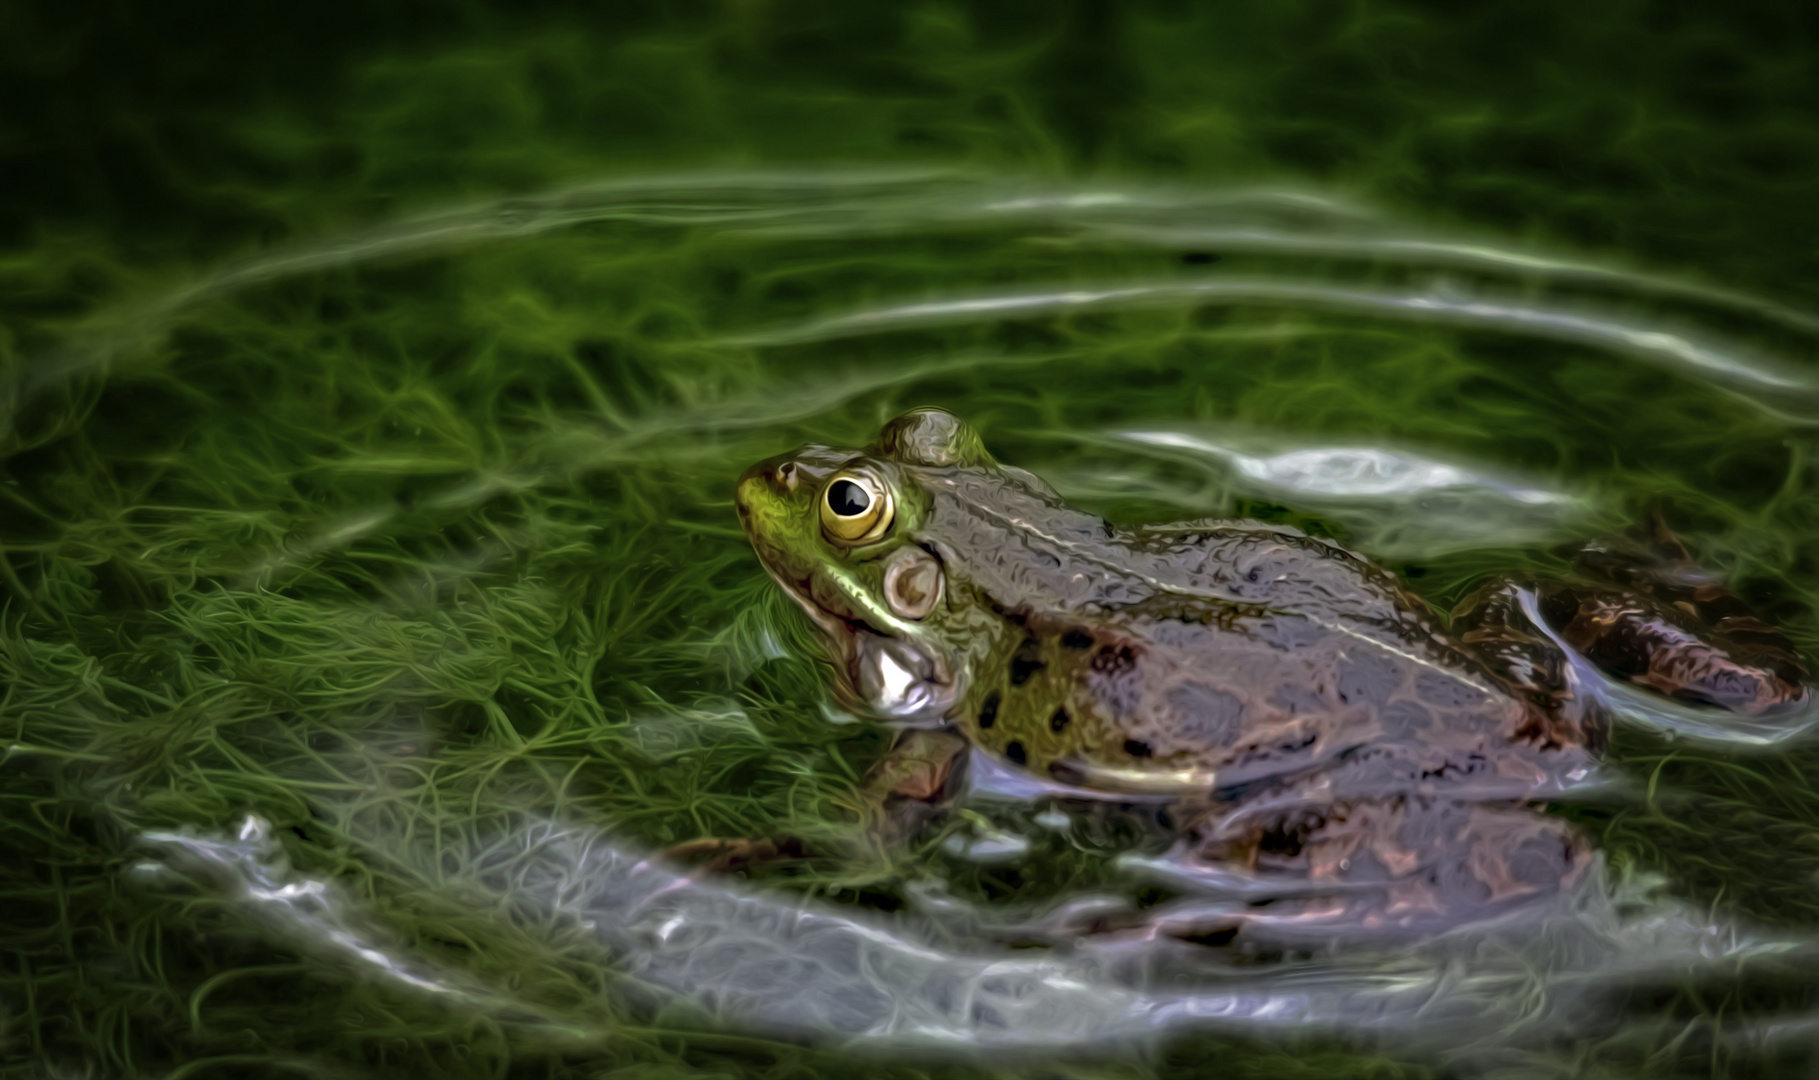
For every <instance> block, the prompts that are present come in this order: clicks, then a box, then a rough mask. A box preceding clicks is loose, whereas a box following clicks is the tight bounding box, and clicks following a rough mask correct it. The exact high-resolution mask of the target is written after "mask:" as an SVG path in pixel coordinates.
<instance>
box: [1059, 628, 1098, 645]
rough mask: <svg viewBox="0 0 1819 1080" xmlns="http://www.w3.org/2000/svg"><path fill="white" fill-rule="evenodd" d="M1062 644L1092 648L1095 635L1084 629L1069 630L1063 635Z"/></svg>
mask: <svg viewBox="0 0 1819 1080" xmlns="http://www.w3.org/2000/svg"><path fill="white" fill-rule="evenodd" d="M1061 644H1063V645H1065V646H1067V647H1068V648H1070V649H1090V648H1092V647H1093V635H1091V634H1089V633H1087V632H1086V631H1084V630H1069V631H1068V632H1067V633H1065V634H1062V635H1061Z"/></svg>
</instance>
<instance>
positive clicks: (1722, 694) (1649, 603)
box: [1537, 515, 1807, 716]
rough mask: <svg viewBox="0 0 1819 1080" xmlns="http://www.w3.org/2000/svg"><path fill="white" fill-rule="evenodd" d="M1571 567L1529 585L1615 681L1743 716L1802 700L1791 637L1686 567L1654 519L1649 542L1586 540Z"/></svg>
mask: <svg viewBox="0 0 1819 1080" xmlns="http://www.w3.org/2000/svg"><path fill="white" fill-rule="evenodd" d="M1575 566H1576V569H1577V570H1578V571H1579V573H1580V575H1582V577H1581V579H1580V580H1577V581H1568V582H1556V583H1550V584H1546V585H1543V586H1541V587H1540V588H1539V589H1538V590H1537V592H1538V599H1539V601H1540V610H1541V613H1542V616H1543V617H1544V618H1545V619H1546V620H1547V622H1548V624H1549V625H1550V626H1551V627H1553V629H1554V630H1555V632H1556V633H1558V634H1559V635H1560V638H1561V640H1563V641H1565V642H1566V644H1568V645H1569V646H1571V647H1572V648H1573V649H1574V650H1575V651H1576V652H1578V653H1579V654H1580V655H1581V656H1584V657H1585V658H1586V659H1588V660H1590V661H1592V662H1593V663H1595V664H1597V665H1598V666H1599V667H1601V668H1603V669H1604V670H1605V671H1606V672H1608V673H1609V674H1611V675H1612V676H1613V677H1616V678H1619V679H1626V680H1629V681H1631V682H1634V683H1637V684H1640V685H1642V686H1646V687H1649V688H1650V689H1652V690H1655V691H1656V692H1658V693H1661V694H1664V695H1666V696H1668V697H1671V698H1675V699H1677V700H1680V701H1687V702H1692V703H1694V704H1701V705H1716V706H1719V707H1721V708H1725V709H1729V710H1731V711H1732V712H1736V713H1740V714H1742V715H1745V716H1757V715H1761V714H1763V713H1766V712H1772V711H1775V710H1777V709H1780V708H1782V707H1785V706H1791V705H1795V704H1798V703H1800V702H1802V701H1804V700H1805V699H1806V696H1807V689H1806V686H1805V685H1804V680H1805V678H1806V668H1805V666H1804V665H1803V664H1802V663H1801V661H1800V659H1799V654H1798V652H1797V651H1796V650H1795V649H1794V646H1793V643H1792V642H1790V641H1789V640H1788V639H1787V637H1786V635H1784V634H1783V633H1782V632H1781V631H1780V630H1778V629H1776V628H1775V627H1773V626H1770V625H1769V624H1768V623H1766V622H1764V621H1763V620H1762V619H1761V618H1760V617H1759V616H1758V615H1756V613H1755V612H1753V611H1751V610H1750V609H1749V607H1748V606H1747V605H1745V604H1744V603H1743V601H1742V600H1740V599H1738V598H1737V596H1736V595H1735V594H1733V593H1732V592H1731V591H1730V590H1729V589H1727V588H1725V586H1724V585H1723V583H1722V582H1720V581H1719V580H1718V579H1717V578H1715V577H1714V576H1713V575H1712V574H1710V573H1709V572H1707V571H1706V570H1704V569H1702V568H1700V567H1699V566H1698V565H1697V564H1696V563H1694V562H1693V560H1692V559H1691V557H1689V556H1688V554H1687V551H1686V548H1685V547H1684V546H1682V545H1681V543H1680V541H1679V540H1678V539H1677V538H1675V537H1674V535H1673V534H1672V533H1671V532H1669V531H1668V529H1667V527H1666V525H1665V524H1663V523H1662V522H1661V520H1660V517H1659V515H1657V517H1656V520H1655V527H1654V534H1653V536H1652V537H1650V538H1649V539H1648V540H1647V541H1637V540H1632V539H1628V538H1614V539H1607V540H1599V541H1594V542H1592V543H1589V544H1587V545H1585V546H1584V547H1583V548H1581V549H1580V550H1579V551H1578V553H1577V558H1576V559H1575Z"/></svg>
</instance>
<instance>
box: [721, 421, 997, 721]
mask: <svg viewBox="0 0 1819 1080" xmlns="http://www.w3.org/2000/svg"><path fill="white" fill-rule="evenodd" d="M995 468H996V463H995V462H993V461H992V459H991V456H990V455H989V454H987V453H986V452H985V447H984V445H983V444H982V443H981V442H980V440H979V436H978V433H977V432H975V431H974V430H973V429H972V428H971V427H970V426H968V425H967V424H965V423H963V422H962V421H960V420H959V419H958V418H956V417H954V416H952V415H950V414H948V413H945V412H942V411H941V410H939V409H917V410H915V411H913V412H909V413H905V414H904V415H902V416H899V417H898V418H896V419H895V420H892V421H891V422H890V423H888V424H886V425H885V426H884V430H883V431H882V432H881V433H880V434H879V436H878V440H877V441H876V442H874V443H873V444H872V445H871V446H869V447H867V448H865V449H864V450H839V449H833V448H831V447H826V446H814V445H809V446H804V447H801V448H800V449H797V450H795V451H793V452H791V453H788V454H782V455H779V456H777V457H774V458H770V459H768V460H766V461H761V462H759V463H758V464H756V465H754V466H752V467H751V468H750V469H747V470H746V472H745V475H744V476H742V477H740V478H739V490H738V493H737V495H736V497H735V501H736V502H737V503H738V507H739V519H740V521H742V522H743V523H744V525H745V530H746V532H747V533H749V534H750V535H751V538H752V545H753V546H754V547H756V548H757V549H758V555H759V557H760V558H761V559H762V560H763V561H764V565H765V568H766V569H768V570H769V571H770V572H771V576H772V577H775V578H776V579H777V581H778V582H779V583H780V584H781V585H782V586H783V587H784V589H785V590H786V591H788V592H789V594H790V595H791V596H793V597H795V599H796V600H797V602H798V603H800V604H801V605H802V606H803V608H804V609H806V610H807V611H808V613H809V615H810V616H811V617H812V618H813V619H814V620H815V622H816V624H817V625H819V626H820V627H821V629H822V631H823V632H824V633H825V634H826V635H827V636H828V639H829V641H830V643H831V644H832V646H833V650H834V657H835V662H836V666H837V667H838V668H839V678H838V679H837V680H836V691H837V693H838V694H839V696H840V697H842V698H843V699H845V700H846V701H847V702H848V704H851V705H854V706H856V707H858V708H861V709H863V710H864V711H867V712H870V713H873V714H876V715H879V716H884V717H891V718H895V719H898V720H902V721H909V722H918V721H919V722H924V723H934V722H938V721H939V720H940V718H941V717H942V716H943V715H944V714H945V713H947V712H948V710H949V709H951V708H952V707H953V706H954V705H955V703H956V702H957V701H958V700H959V699H960V697H961V695H963V694H964V692H965V691H964V687H962V686H961V685H959V681H960V679H961V678H963V677H964V667H965V663H964V658H963V657H962V656H960V655H959V653H958V652H957V649H958V648H959V647H960V643H961V642H962V641H964V640H965V638H966V637H967V636H968V635H967V632H966V626H965V623H966V615H965V613H964V612H960V611H956V610H952V609H951V608H950V607H949V605H948V604H947V603H946V599H947V597H946V593H947V586H948V582H947V568H946V567H945V566H944V564H943V562H942V559H941V557H940V556H939V555H938V554H936V551H935V549H934V545H932V544H931V545H928V546H924V544H922V543H919V542H918V539H919V537H920V536H921V535H922V533H923V530H924V528H925V527H926V526H927V524H928V522H929V518H930V516H931V515H932V514H933V513H934V512H935V499H934V498H933V496H932V494H931V491H930V485H931V484H939V483H942V482H943V478H944V477H953V476H956V475H959V474H961V473H962V472H967V471H976V470H994V469H995Z"/></svg>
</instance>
